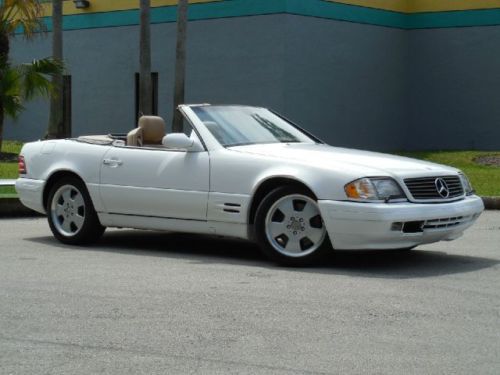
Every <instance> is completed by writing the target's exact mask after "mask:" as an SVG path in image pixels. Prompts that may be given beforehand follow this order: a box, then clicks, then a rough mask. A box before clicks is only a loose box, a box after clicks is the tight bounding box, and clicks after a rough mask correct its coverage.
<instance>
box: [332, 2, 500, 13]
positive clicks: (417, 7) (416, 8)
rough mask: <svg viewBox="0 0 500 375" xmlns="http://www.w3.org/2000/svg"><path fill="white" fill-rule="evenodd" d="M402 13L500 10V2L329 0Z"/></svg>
mask: <svg viewBox="0 0 500 375" xmlns="http://www.w3.org/2000/svg"><path fill="white" fill-rule="evenodd" d="M327 1H330V2H333V3H342V4H348V5H358V6H362V7H367V8H375V9H383V10H391V11H394V12H402V13H420V12H445V11H453V10H473V9H493V8H500V0H327Z"/></svg>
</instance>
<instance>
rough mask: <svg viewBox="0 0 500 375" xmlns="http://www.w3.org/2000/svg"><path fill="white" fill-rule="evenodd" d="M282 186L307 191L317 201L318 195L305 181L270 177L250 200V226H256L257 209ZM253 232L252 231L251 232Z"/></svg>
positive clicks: (286, 177)
mask: <svg viewBox="0 0 500 375" xmlns="http://www.w3.org/2000/svg"><path fill="white" fill-rule="evenodd" d="M280 186H296V187H297V188H302V189H305V190H306V191H307V192H309V193H310V194H311V196H312V197H313V198H314V199H317V196H316V194H315V193H314V191H313V190H312V189H311V187H310V186H308V185H307V184H306V183H305V182H304V181H301V180H299V179H297V178H294V177H290V176H272V177H268V178H266V179H264V180H262V181H260V183H259V184H258V185H257V187H256V188H255V190H254V193H253V194H252V197H251V200H250V208H249V210H248V224H249V226H252V225H253V224H255V214H256V213H257V208H258V207H259V204H260V202H261V201H262V199H264V197H265V196H266V195H267V194H269V193H270V192H271V191H273V190H274V189H276V188H278V187H280ZM250 232H251V231H250Z"/></svg>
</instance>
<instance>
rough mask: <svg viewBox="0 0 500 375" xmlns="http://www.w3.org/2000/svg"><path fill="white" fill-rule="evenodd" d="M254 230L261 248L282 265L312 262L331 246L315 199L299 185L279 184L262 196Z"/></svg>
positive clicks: (298, 264)
mask: <svg viewBox="0 0 500 375" xmlns="http://www.w3.org/2000/svg"><path fill="white" fill-rule="evenodd" d="M255 231H256V233H255V235H256V238H257V241H258V242H259V244H260V246H261V249H262V251H263V252H264V253H265V254H266V255H267V256H268V257H270V258H271V259H273V260H275V261H277V262H278V263H281V264H283V265H288V266H303V265H307V264H310V263H312V262H313V261H316V260H317V259H318V258H320V257H321V256H322V255H324V254H325V252H326V251H328V250H329V249H330V246H329V239H328V234H327V232H326V228H325V224H324V223H323V220H322V218H321V213H320V211H319V207H318V204H317V202H316V200H315V199H314V198H313V197H312V196H311V194H310V193H309V192H308V191H306V190H305V189H300V188H298V187H290V186H283V187H279V188H277V189H275V190H273V191H271V192H270V193H269V194H268V195H267V196H266V197H265V198H264V199H263V201H262V203H261V204H260V205H259V207H258V209H257V213H256V216H255Z"/></svg>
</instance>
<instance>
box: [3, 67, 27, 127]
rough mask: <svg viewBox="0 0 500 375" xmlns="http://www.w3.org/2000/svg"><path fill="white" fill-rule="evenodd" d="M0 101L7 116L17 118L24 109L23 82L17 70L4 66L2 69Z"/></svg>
mask: <svg viewBox="0 0 500 375" xmlns="http://www.w3.org/2000/svg"><path fill="white" fill-rule="evenodd" d="M0 75H1V77H2V79H1V80H0V101H1V102H2V107H3V109H4V112H5V114H7V115H8V116H10V117H12V118H16V117H17V116H18V115H19V113H20V112H21V111H22V110H23V109H24V107H23V105H22V94H21V86H20V84H21V80H20V75H19V72H18V71H17V69H15V68H11V67H9V66H8V65H4V66H2V67H1V68H0Z"/></svg>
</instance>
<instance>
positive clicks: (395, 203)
mask: <svg viewBox="0 0 500 375" xmlns="http://www.w3.org/2000/svg"><path fill="white" fill-rule="evenodd" d="M179 111H180V112H181V113H182V115H183V116H184V132H183V133H171V134H165V123H164V121H163V119H161V118H160V117H155V116H144V117H141V119H140V121H139V125H138V127H137V128H135V129H133V130H132V131H130V132H129V133H128V134H122V135H121V134H110V135H106V136H87V137H79V138H74V139H65V140H47V141H38V142H32V143H27V144H26V145H25V146H24V147H23V149H22V151H21V155H20V157H19V172H20V178H19V179H18V180H17V182H16V189H17V191H18V193H19V196H20V199H21V201H22V202H23V204H25V205H26V206H27V207H29V208H32V209H34V210H36V211H38V212H41V213H46V214H47V216H48V221H49V225H50V228H51V230H52V232H53V234H54V236H55V237H56V238H57V239H59V240H60V241H62V242H64V243H68V244H81V243H88V242H91V241H94V240H96V239H98V238H99V237H100V236H101V235H102V234H103V232H104V230H105V228H106V227H126V228H140V229H153V230H167V231H181V232H191V233H205V234H216V235H222V236H231V237H237V238H243V239H248V240H252V241H256V242H258V243H259V245H260V247H261V248H262V250H263V251H264V253H265V254H267V255H268V256H269V257H271V258H272V259H274V260H276V261H278V262H280V263H284V264H289V265H301V264H305V263H309V262H311V261H312V260H314V259H316V258H318V257H319V256H320V255H322V254H324V253H325V252H326V251H328V250H329V249H331V248H332V247H333V248H334V249H410V248H413V247H415V246H417V245H420V244H425V243H431V242H436V241H440V240H453V239H455V238H457V237H459V236H460V235H461V234H462V232H463V231H464V230H465V229H466V228H468V227H469V226H471V225H472V224H473V223H474V221H475V220H476V219H477V217H478V216H479V215H480V214H481V212H482V211H483V208H484V207H483V203H482V201H481V199H480V198H479V197H478V196H476V195H474V191H473V190H472V187H471V185H470V183H469V181H468V179H467V177H466V176H465V175H464V174H463V173H462V172H460V171H459V170H457V169H454V168H450V167H446V166H443V165H438V164H433V163H428V162H423V161H417V160H413V159H408V158H404V157H398V156H391V155H384V154H379V153H373V152H365V151H358V150H350V149H345V148H337V147H331V146H328V145H326V144H324V143H323V142H321V141H320V140H319V139H318V138H316V137H314V136H313V135H311V134H309V133H308V132H306V131H304V130H303V129H301V128H299V127H298V126H297V125H295V124H293V123H291V122H290V121H288V120H286V119H285V118H283V117H281V116H280V115H278V114H276V113H274V112H272V111H270V110H268V109H265V108H260V107H249V106H239V105H230V106H229V105H228V106H224V105H220V106H219V105H208V104H202V105H182V106H180V107H179Z"/></svg>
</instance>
